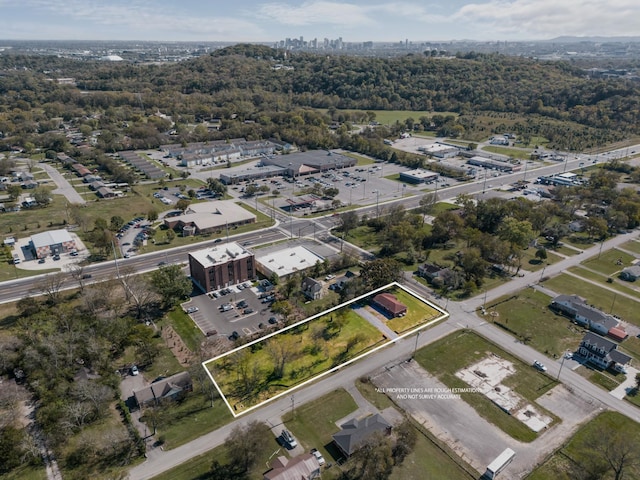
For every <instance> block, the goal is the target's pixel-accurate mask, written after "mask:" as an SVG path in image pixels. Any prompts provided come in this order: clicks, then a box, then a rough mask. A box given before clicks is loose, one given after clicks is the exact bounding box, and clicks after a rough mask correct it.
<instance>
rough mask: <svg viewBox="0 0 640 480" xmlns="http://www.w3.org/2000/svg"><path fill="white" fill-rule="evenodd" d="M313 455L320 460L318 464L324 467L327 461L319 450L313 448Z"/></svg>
mask: <svg viewBox="0 0 640 480" xmlns="http://www.w3.org/2000/svg"><path fill="white" fill-rule="evenodd" d="M311 454H312V455H313V456H314V457H316V458H317V459H318V463H319V464H320V466H322V465H324V464H325V463H326V462H325V460H324V457H323V456H322V454H321V453H320V452H319V451H318V449H317V448H312V449H311Z"/></svg>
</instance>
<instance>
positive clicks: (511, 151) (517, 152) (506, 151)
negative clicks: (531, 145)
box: [482, 145, 531, 171]
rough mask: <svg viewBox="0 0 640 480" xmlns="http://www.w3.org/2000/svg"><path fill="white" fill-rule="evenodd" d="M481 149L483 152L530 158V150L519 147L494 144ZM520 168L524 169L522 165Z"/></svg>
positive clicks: (522, 158) (523, 158)
mask: <svg viewBox="0 0 640 480" xmlns="http://www.w3.org/2000/svg"><path fill="white" fill-rule="evenodd" d="M482 150H483V151H485V152H491V153H498V154H500V155H507V156H509V157H513V158H517V159H519V160H529V159H530V158H531V152H529V151H527V150H522V149H519V148H507V147H496V146H494V145H487V146H485V147H482ZM522 170H523V171H524V167H522Z"/></svg>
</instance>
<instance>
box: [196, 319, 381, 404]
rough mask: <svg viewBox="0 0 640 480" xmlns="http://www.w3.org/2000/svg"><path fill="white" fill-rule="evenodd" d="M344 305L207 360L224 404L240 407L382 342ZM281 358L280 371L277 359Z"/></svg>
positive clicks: (324, 370)
mask: <svg viewBox="0 0 640 480" xmlns="http://www.w3.org/2000/svg"><path fill="white" fill-rule="evenodd" d="M387 341H388V340H386V339H385V338H384V337H383V335H382V333H381V332H380V330H378V329H377V328H376V327H374V326H373V325H371V324H370V323H369V322H367V321H366V320H365V319H363V318H362V317H360V316H359V315H358V314H356V313H355V312H354V311H353V310H351V309H350V308H349V307H344V308H342V309H340V310H339V311H338V310H336V311H333V312H331V313H328V314H326V315H323V316H320V317H318V318H315V319H313V320H310V321H308V322H306V323H304V324H302V325H299V326H297V327H295V328H292V329H289V330H286V331H283V332H281V333H279V334H277V335H274V336H273V337H270V338H268V339H265V340H262V341H260V342H257V343H255V344H253V345H251V346H250V347H246V348H243V349H241V350H239V351H237V352H234V353H232V354H230V355H226V356H225V357H222V358H219V359H217V360H215V361H212V362H209V363H208V364H207V368H208V369H209V370H210V371H211V373H212V375H213V377H214V378H215V380H216V382H217V384H218V386H219V387H220V389H221V390H222V392H224V395H225V396H226V398H227V400H228V402H229V403H230V405H231V406H232V407H233V408H235V409H236V410H237V411H242V410H244V409H246V408H249V407H251V406H254V405H257V404H259V403H261V402H263V401H265V400H268V399H270V398H272V397H273V396H275V395H277V394H279V393H281V392H284V391H286V390H288V389H289V388H291V387H294V386H295V385H298V384H300V383H302V382H304V381H306V380H309V379H311V378H313V377H315V376H316V375H318V374H320V373H322V372H326V371H327V370H329V369H330V368H332V367H336V366H338V365H341V364H343V363H345V362H346V361H348V360H351V359H353V358H355V357H357V356H358V355H361V354H363V353H365V352H366V351H367V350H369V349H371V348H373V347H374V346H378V345H383V344H384V343H385V342H387ZM283 355H284V356H285V357H286V360H285V361H284V362H283V363H284V369H283V372H282V376H281V377H280V376H279V375H277V374H276V372H277V369H278V367H277V364H278V363H280V362H281V361H282V358H283Z"/></svg>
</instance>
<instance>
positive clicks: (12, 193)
mask: <svg viewBox="0 0 640 480" xmlns="http://www.w3.org/2000/svg"><path fill="white" fill-rule="evenodd" d="M21 193H22V188H20V185H14V184H11V185H9V186H8V187H7V194H9V198H11V200H12V201H14V202H15V201H16V200H17V199H18V197H19V196H20V194H21Z"/></svg>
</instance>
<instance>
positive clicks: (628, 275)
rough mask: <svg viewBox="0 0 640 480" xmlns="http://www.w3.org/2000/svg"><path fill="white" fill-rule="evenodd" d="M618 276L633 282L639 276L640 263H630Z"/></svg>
mask: <svg viewBox="0 0 640 480" xmlns="http://www.w3.org/2000/svg"><path fill="white" fill-rule="evenodd" d="M620 278H621V279H622V280H627V281H629V282H635V281H636V280H637V279H639V278H640V265H632V266H630V267H627V268H625V269H623V270H622V272H620Z"/></svg>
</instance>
